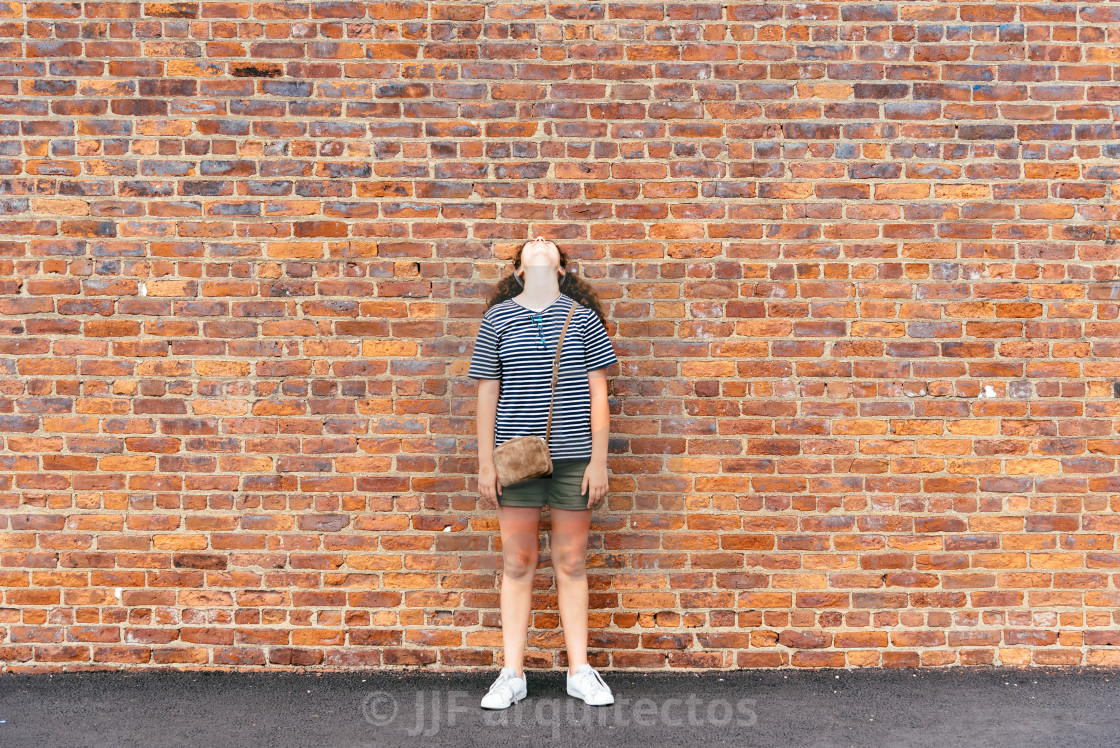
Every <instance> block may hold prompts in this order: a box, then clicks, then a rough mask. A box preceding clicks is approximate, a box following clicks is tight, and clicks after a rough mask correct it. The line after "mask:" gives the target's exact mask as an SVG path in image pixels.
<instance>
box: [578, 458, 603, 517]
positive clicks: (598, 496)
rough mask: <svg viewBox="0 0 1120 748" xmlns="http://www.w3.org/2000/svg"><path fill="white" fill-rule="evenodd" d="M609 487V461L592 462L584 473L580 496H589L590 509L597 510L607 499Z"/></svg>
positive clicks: (588, 505)
mask: <svg viewBox="0 0 1120 748" xmlns="http://www.w3.org/2000/svg"><path fill="white" fill-rule="evenodd" d="M607 485H608V483H607V461H606V460H603V461H601V462H599V461H596V460H592V461H591V463H590V464H588V466H587V468H586V469H585V470H584V471H583V483H581V484H580V488H579V492H580V494H585V493H586V494H588V497H587V508H588V509H597V508H598V507H599V505H600V504H602V503H603V499H605V498H607Z"/></svg>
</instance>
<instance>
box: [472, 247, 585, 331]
mask: <svg viewBox="0 0 1120 748" xmlns="http://www.w3.org/2000/svg"><path fill="white" fill-rule="evenodd" d="M526 243H527V242H526ZM553 243H554V244H555V242H553ZM524 249H525V244H522V245H521V246H520V247H518V248H517V252H516V253H515V254H514V255H513V267H514V268H515V269H519V268H520V267H521V253H522V251H523V250H524ZM556 249H557V250H559V252H560V267H561V269H563V270H564V275H563V276H562V277H561V278H559V281H560V293H564V294H567V295H568V296H571V297H572V298H573V299H575V300H576V301H577V302H579V303H580V304H582V305H583V306H585V307H587V308H588V309H590V310H591V311H593V312H595V314H597V315H598V316H599V319H600V320H601V321H602V323H603V326H604V327H606V324H607V317H606V315H604V314H603V307H602V305H601V304H600V303H599V295H598V294H597V293H595V289H594V288H592V287H591V284H590V283H588V282H587V281H585V280H584V279H583V278H581V277H579V276H578V275H576V274H575V273H573V272H572V271H571V270H569V269H568V257H567V255H565V254H564V249H563V247H561V246H560V245H558V244H557V245H556ZM522 288H523V287H522V285H521V284H520V283H519V282H518V280H517V278H516V277H515V276H514V274H513V273H509V274H508V275H506V276H504V277H503V278H502V279H501V280H499V281H498V282H497V284H495V286H494V291H493V292H492V293H491V294H490V298H489V300H488V301H487V302H486V309H490V307H492V306H494V305H495V304H500V303H501V302H503V301H505V300H506V299H512V298H513V297H514V296H517V295H518V294H520V293H521V291H522Z"/></svg>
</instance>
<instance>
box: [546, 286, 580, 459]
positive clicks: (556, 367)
mask: <svg viewBox="0 0 1120 748" xmlns="http://www.w3.org/2000/svg"><path fill="white" fill-rule="evenodd" d="M575 310H576V302H575V301H573V302H572V306H571V308H570V309H568V318H567V319H566V320H564V327H563V329H562V330H560V342H558V343H557V344H556V360H555V361H553V362H552V392H551V394H550V395H549V396H548V425H547V426H545V429H544V445H545V447H546V448H547V447H548V437H549V435H550V434H551V433H552V401H553V400H555V399H556V380H557V379H559V378H560V349H561V348H563V347H564V334H565V333H567V332H568V323H569V322H571V321H572V314H573V313H574V312H575Z"/></svg>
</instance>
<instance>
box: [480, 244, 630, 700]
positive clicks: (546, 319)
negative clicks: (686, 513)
mask: <svg viewBox="0 0 1120 748" xmlns="http://www.w3.org/2000/svg"><path fill="white" fill-rule="evenodd" d="M513 264H514V271H513V274H512V275H510V276H507V277H506V278H504V279H503V280H502V281H500V282H499V283H498V287H497V289H496V290H495V292H494V295H493V296H492V297H491V298H490V301H489V303H488V304H487V308H486V312H485V314H484V315H483V318H482V323H481V325H480V326H479V331H478V338H477V340H476V341H475V346H474V352H473V355H472V357H471V365H470V370H469V372H468V376H469V377H471V378H472V379H477V380H479V381H478V408H477V418H478V490H479V493H480V494H481V495H482V502H481V503H482V506H485V507H488V508H492V509H494V508H496V509H497V510H498V524H499V527H500V529H501V536H502V589H501V607H502V641H503V644H504V651H505V667H503V668H502V669H501V671H500V672H499V674H498V677H497V679H496V680H495V681H494V683H493V684H492V685H491V686H490V690H489V691H488V692H487V694H486V696H485V697H483V699H482V706H483V707H484V708H487V709H505V708H506V707H508V706H509V705H510V704H512V703H514V702H517V701H520V700H521V699H523V698H525V696H526V695H527V689H526V682H525V675H524V671H523V669H522V664H523V660H524V655H525V639H526V636H527V634H528V631H529V616H530V610H531V607H532V592H533V577H534V576H535V574H536V568H537V544H538V536H537V532H538V525H539V522H540V517H541V507H543V506H544V505H545V503H547V504H548V506H549V512H550V515H551V518H552V566H553V570H554V572H555V574H556V587H557V592H558V598H559V607H560V621H561V623H562V624H563V627H564V643H565V648H566V649H567V652H568V694H569V695H571V696H575V697H576V698H579V699H582V700H583V701H584V702H585V703H587V704H592V705H594V706H603V705H607V704H613V703H614V696H613V695H612V693H611V689H610V687H608V686H607V684H606V683H604V682H603V679H602V677H600V675H599V673H598V671H596V670H595V668H593V667H591V665H590V664H588V662H587V598H588V592H587V577H586V575H585V569H584V560H585V557H586V555H587V533H588V530H589V528H590V526H591V511H592V510H593V509H595V508H597V507H598V506H599V505H600V504H601V503H602V502H603V499H604V498H605V497H606V493H607V437H608V432H609V421H610V407H609V404H608V402H607V374H606V367H608V366H610V365H611V364H614V363H616V362H617V361H618V359H617V357H616V356H615V353H614V348H613V347H612V345H611V341H610V338H609V337H607V330H606V326H605V325H604V319H603V312H602V310H601V309H600V306H599V299H598V297H597V296H596V295H595V292H594V290H592V288H591V287H590V286H589V285H588V284H587V282H586V281H584V280H582V279H581V278H577V277H576V276H574V275H573V274H571V273H569V272H568V271H567V264H568V260H567V258H566V257H565V256H564V253H563V252H562V251H561V250H560V248H559V247H557V246H556V244H554V243H553V242H550V241H547V240H545V239H544V238H543V237H539V236H538V237H537V238H536V239H534V240H532V241H530V242H528V243H527V244H525V245H524V246H522V247H521V248H520V249H519V250H518V251H517V254H516V255H515V256H514V258H513ZM573 304H575V305H576V308H575V311H574V312H573V314H572V318H571V321H570V322H569V323H568V331H567V333H566V334H565V335H564V345H563V348H562V350H561V353H560V368H559V371H560V373H559V377H558V379H557V383H556V392H555V396H554V398H555V399H554V401H553V406H552V427H551V430H550V431H549V439H548V450H549V453H550V455H551V457H552V465H553V471H552V473H551V474H550V475H548V476H545V477H543V478H535V479H532V480H529V481H525V482H523V483H519V484H516V485H514V486H509V487H503V486H502V485H501V484H499V483H498V480H497V474H496V471H495V467H494V448H495V447H496V446H497V445H499V444H502V443H504V442H506V441H508V440H509V439H512V438H513V437H515V436H521V435H522V434H537V435H539V436H540V437H541V438H544V436H545V427H546V425H547V421H548V404H549V396H550V394H551V388H552V367H553V363H554V361H555V359H556V346H557V342H558V341H559V338H560V330H561V328H562V327H563V326H564V320H565V319H567V317H568V311H569V309H570V308H571V306H572V305H573Z"/></svg>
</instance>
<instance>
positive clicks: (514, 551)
mask: <svg viewBox="0 0 1120 748" xmlns="http://www.w3.org/2000/svg"><path fill="white" fill-rule="evenodd" d="M540 520H541V508H540V507H528V506H499V507H498V526H499V528H500V529H501V534H502V591H501V606H502V644H503V646H504V649H505V666H506V667H511V668H513V669H514V670H516V671H517V674H518V675H520V676H524V670H523V667H524V660H525V639H526V638H527V637H528V634H529V614H530V611H531V608H532V606H533V577H534V576H536V571H537V556H538V554H537V549H538V544H539V540H538V537H539V536H538V532H539V526H540Z"/></svg>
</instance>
